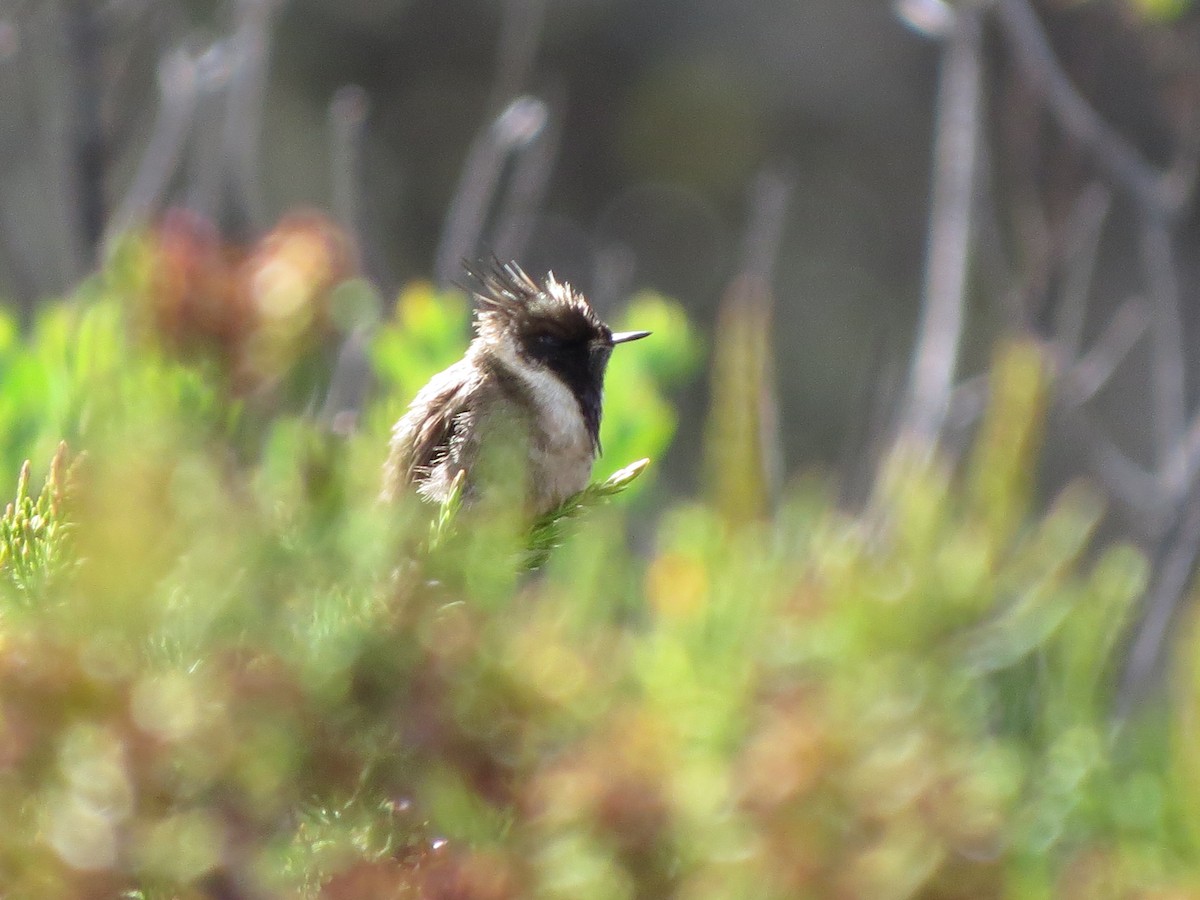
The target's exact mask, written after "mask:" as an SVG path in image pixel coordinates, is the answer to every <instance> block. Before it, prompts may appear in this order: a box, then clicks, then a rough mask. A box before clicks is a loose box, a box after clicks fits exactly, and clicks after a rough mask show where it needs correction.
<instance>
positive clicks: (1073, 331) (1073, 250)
mask: <svg viewBox="0 0 1200 900" xmlns="http://www.w3.org/2000/svg"><path fill="white" fill-rule="evenodd" d="M1111 208H1112V191H1110V190H1109V189H1108V188H1106V187H1105V186H1104V185H1102V184H1100V183H1099V182H1093V183H1092V184H1090V185H1088V187H1087V188H1086V189H1085V190H1084V191H1083V193H1082V194H1081V195H1080V196H1079V199H1078V200H1076V201H1075V206H1074V208H1073V209H1072V210H1071V216H1070V219H1069V220H1068V222H1067V241H1066V244H1067V246H1066V249H1065V252H1066V275H1065V277H1064V279H1063V285H1062V288H1061V299H1060V300H1059V304H1058V313H1057V315H1056V317H1055V327H1054V334H1055V339H1056V341H1057V342H1058V344H1059V345H1060V346H1061V347H1062V348H1063V351H1064V354H1065V355H1064V359H1068V360H1073V359H1075V357H1076V356H1077V355H1078V353H1079V348H1080V344H1081V342H1082V340H1083V324H1084V318H1085V315H1086V312H1087V301H1088V296H1089V295H1090V294H1091V290H1092V280H1093V278H1094V277H1095V275H1096V259H1097V257H1098V255H1099V252H1100V238H1101V237H1102V236H1103V235H1104V225H1105V223H1106V222H1107V221H1108V213H1109V210H1110V209H1111Z"/></svg>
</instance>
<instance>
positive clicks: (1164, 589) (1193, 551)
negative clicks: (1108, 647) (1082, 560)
mask: <svg viewBox="0 0 1200 900" xmlns="http://www.w3.org/2000/svg"><path fill="white" fill-rule="evenodd" d="M1197 556H1200V482H1196V483H1194V484H1193V485H1192V487H1191V490H1190V492H1189V495H1188V497H1187V499H1186V501H1185V503H1184V506H1183V509H1182V511H1181V516H1180V520H1179V525H1178V527H1177V528H1176V530H1175V531H1174V533H1173V534H1171V535H1170V537H1169V538H1168V540H1166V541H1165V542H1164V543H1163V549H1162V551H1161V553H1160V555H1159V558H1158V559H1157V560H1156V561H1155V562H1156V564H1155V566H1154V572H1155V579H1154V583H1153V585H1152V586H1151V588H1150V591H1149V593H1148V594H1147V596H1146V606H1147V610H1146V616H1145V618H1144V619H1143V620H1142V623H1141V626H1140V627H1139V629H1138V632H1137V637H1136V638H1135V639H1134V642H1133V647H1132V649H1131V650H1130V652H1129V657H1128V663H1127V665H1126V668H1125V673H1124V677H1123V679H1122V683H1121V688H1120V692H1119V694H1118V697H1117V711H1118V714H1119V715H1120V716H1122V717H1123V716H1125V715H1127V714H1128V713H1129V712H1130V710H1131V709H1132V708H1133V705H1134V703H1135V702H1136V701H1137V700H1138V699H1140V698H1141V696H1142V695H1143V693H1144V691H1145V689H1146V686H1147V684H1148V683H1149V682H1150V681H1151V680H1152V679H1153V678H1154V676H1155V673H1156V671H1157V669H1158V667H1159V665H1160V664H1161V661H1162V655H1163V650H1164V647H1165V645H1166V642H1167V635H1168V633H1169V632H1170V629H1171V623H1172V622H1173V621H1174V620H1175V617H1176V614H1177V612H1178V610H1179V605H1180V603H1181V602H1182V600H1183V596H1184V594H1185V593H1186V592H1187V589H1188V586H1189V585H1190V584H1191V582H1192V575H1193V571H1194V568H1195V565H1196V559H1197Z"/></svg>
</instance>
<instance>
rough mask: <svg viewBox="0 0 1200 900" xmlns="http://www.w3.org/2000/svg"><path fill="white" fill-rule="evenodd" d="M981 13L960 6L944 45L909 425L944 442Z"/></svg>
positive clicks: (976, 108) (973, 157) (971, 171)
mask: <svg viewBox="0 0 1200 900" xmlns="http://www.w3.org/2000/svg"><path fill="white" fill-rule="evenodd" d="M981 31H982V29H981V13H980V11H979V10H978V9H976V8H975V7H973V6H970V5H964V6H963V7H962V8H961V9H959V11H958V13H957V15H956V19H955V26H954V30H953V32H952V34H951V36H950V38H949V41H948V43H947V45H946V48H945V50H944V51H943V54H944V55H943V61H942V72H941V78H940V86H939V89H938V111H937V126H936V128H937V134H936V137H935V144H934V163H933V191H932V192H933V198H932V208H931V211H930V226H929V246H928V250H927V257H926V264H925V290H924V295H925V296H924V301H923V304H922V310H921V321H920V325H919V329H918V334H917V341H916V346H915V348H914V350H913V362H912V370H911V372H910V373H909V384H908V397H907V400H906V403H905V408H904V409H903V410H902V413H901V422H900V425H901V430H902V431H904V432H909V433H911V434H912V435H914V436H915V437H917V438H918V439H919V440H920V441H922V443H924V444H926V445H930V446H931V445H932V444H933V443H934V442H936V440H937V437H938V435H939V433H940V432H941V429H942V425H943V423H944V421H945V417H946V412H947V409H948V406H949V403H950V396H951V391H952V390H953V386H954V372H955V368H956V366H957V361H958V347H959V342H960V340H961V338H962V328H963V318H964V304H965V292H966V280H967V264H968V260H969V257H970V250H971V235H972V218H973V216H972V210H973V207H974V202H973V201H974V195H975V180H976V169H977V162H978V143H979V131H980V113H981V107H982V96H981V91H980V79H981V73H980V55H979V53H980V40H981Z"/></svg>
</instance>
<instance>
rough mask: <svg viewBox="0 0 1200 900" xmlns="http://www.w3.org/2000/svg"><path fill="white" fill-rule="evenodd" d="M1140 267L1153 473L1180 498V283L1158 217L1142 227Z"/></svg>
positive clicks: (1183, 411) (1183, 481)
mask: <svg viewBox="0 0 1200 900" xmlns="http://www.w3.org/2000/svg"><path fill="white" fill-rule="evenodd" d="M1141 238H1142V245H1141V250H1142V264H1143V266H1144V267H1145V270H1146V281H1147V283H1148V285H1149V288H1150V296H1151V300H1152V302H1153V313H1154V329H1153V349H1154V357H1153V364H1152V372H1151V375H1152V378H1153V385H1154V397H1153V409H1154V423H1153V424H1154V438H1155V447H1156V450H1157V454H1158V467H1159V471H1160V475H1161V476H1162V478H1163V482H1164V485H1165V486H1166V488H1167V490H1168V491H1169V492H1170V493H1171V494H1173V495H1174V496H1176V497H1182V496H1183V494H1184V492H1185V491H1186V490H1187V478H1186V471H1185V467H1184V466H1182V465H1181V464H1180V457H1179V454H1178V448H1179V447H1180V446H1181V445H1182V443H1183V441H1184V437H1185V431H1186V425H1185V423H1186V420H1187V405H1186V401H1185V399H1184V388H1185V383H1186V377H1187V370H1186V362H1185V358H1184V351H1183V318H1182V316H1181V314H1180V309H1179V302H1180V289H1179V279H1178V276H1177V275H1176V273H1175V263H1174V259H1173V257H1172V249H1171V235H1170V233H1169V232H1168V231H1167V225H1166V223H1165V222H1164V221H1163V220H1162V219H1161V218H1160V217H1158V216H1154V215H1147V216H1145V217H1144V219H1143V222H1142V234H1141Z"/></svg>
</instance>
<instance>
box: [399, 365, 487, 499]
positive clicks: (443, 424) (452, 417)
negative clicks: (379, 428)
mask: <svg viewBox="0 0 1200 900" xmlns="http://www.w3.org/2000/svg"><path fill="white" fill-rule="evenodd" d="M443 374H449V373H443ZM473 387H474V386H473V384H471V383H470V381H469V380H464V379H460V378H453V377H448V378H444V379H435V380H434V381H433V382H431V383H430V384H429V385H427V386H426V387H425V388H424V389H423V390H422V391H421V393H420V394H418V395H417V399H416V400H414V401H413V403H412V406H411V407H409V410H408V412H407V413H406V414H405V415H404V417H403V418H402V419H400V421H399V422H397V423H396V427H395V428H394V429H393V431H392V441H391V449H390V451H389V453H388V461H387V466H386V472H385V475H384V490H383V494H384V497H385V498H387V499H394V498H395V497H396V496H397V495H399V494H400V492H401V491H402V490H403V489H404V488H405V487H407V486H408V485H410V484H414V483H418V484H419V483H421V482H423V481H425V480H426V479H427V478H428V477H429V474H430V472H431V471H432V470H433V468H434V467H435V466H436V465H437V464H438V463H439V462H440V461H441V460H442V459H443V458H445V456H446V455H447V454H449V453H450V452H451V448H452V446H453V445H454V443H455V440H456V438H458V437H459V435H458V431H459V430H460V429H461V428H462V424H463V416H464V414H466V413H467V412H468V410H469V408H470V399H471V392H472V390H473Z"/></svg>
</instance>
